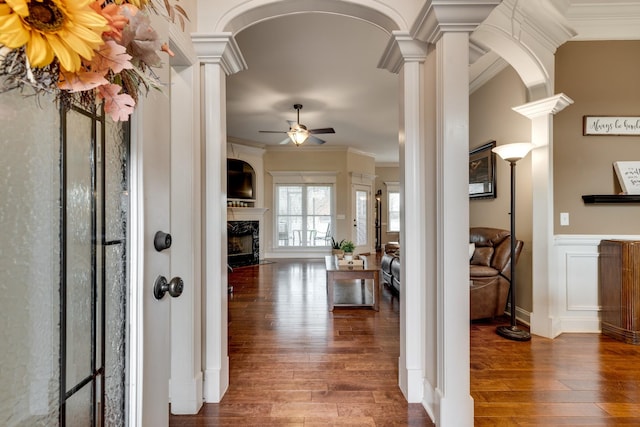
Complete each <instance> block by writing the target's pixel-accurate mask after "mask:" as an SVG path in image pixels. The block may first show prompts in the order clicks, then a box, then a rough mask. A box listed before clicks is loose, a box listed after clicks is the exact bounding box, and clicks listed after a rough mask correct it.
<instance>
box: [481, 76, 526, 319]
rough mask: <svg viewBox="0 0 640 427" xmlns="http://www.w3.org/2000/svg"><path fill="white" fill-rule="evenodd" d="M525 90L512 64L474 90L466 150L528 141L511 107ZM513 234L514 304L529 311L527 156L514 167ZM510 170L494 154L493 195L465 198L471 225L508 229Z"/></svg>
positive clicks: (520, 100)
mask: <svg viewBox="0 0 640 427" xmlns="http://www.w3.org/2000/svg"><path fill="white" fill-rule="evenodd" d="M526 102H527V100H526V88H525V86H524V84H523V83H522V81H521V80H520V77H519V76H518V74H517V73H516V72H515V71H514V70H513V68H511V67H508V68H506V69H505V70H503V71H502V72H500V73H499V74H498V75H497V76H496V77H494V78H493V79H492V80H491V81H489V82H488V83H487V84H485V85H484V86H482V87H481V88H480V89H478V90H476V91H475V92H474V93H473V94H472V95H471V98H470V100H469V145H470V147H469V149H473V148H476V147H479V146H481V145H483V144H485V143H487V142H489V141H496V144H497V145H502V144H509V143H512V142H523V141H529V140H530V139H531V122H530V120H529V119H527V118H526V117H524V116H522V115H520V114H518V113H516V112H515V111H513V110H512V108H513V107H516V106H518V105H522V104H524V103H526ZM516 171H517V173H516V178H517V179H516V236H517V238H518V239H519V240H522V241H523V242H524V248H523V251H522V254H521V256H520V259H519V261H518V264H517V271H516V273H517V278H518V291H519V292H518V293H517V299H518V301H517V305H518V306H519V307H522V308H523V309H525V310H528V311H530V310H532V307H533V304H532V293H531V283H532V281H531V247H532V243H531V241H532V225H531V224H532V221H531V211H532V208H531V157H530V156H527V157H526V158H524V159H522V160H521V161H519V162H518V163H517V166H516ZM510 176H511V175H510V169H509V164H508V163H507V162H505V161H504V160H502V159H500V158H499V157H496V198H495V199H479V200H478V199H471V200H470V201H469V225H470V226H471V227H495V228H502V229H505V230H509V228H510V216H509V210H510V203H511V197H510V188H511V182H510Z"/></svg>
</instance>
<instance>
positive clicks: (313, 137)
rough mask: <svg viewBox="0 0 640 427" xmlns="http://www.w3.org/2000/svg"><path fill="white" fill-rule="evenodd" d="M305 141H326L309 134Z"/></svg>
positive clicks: (313, 142)
mask: <svg viewBox="0 0 640 427" xmlns="http://www.w3.org/2000/svg"><path fill="white" fill-rule="evenodd" d="M305 142H310V143H312V144H324V143H325V142H327V141H325V140H322V139H320V138H318V137H316V136H313V135H309V137H308V138H307V140H306V141H305Z"/></svg>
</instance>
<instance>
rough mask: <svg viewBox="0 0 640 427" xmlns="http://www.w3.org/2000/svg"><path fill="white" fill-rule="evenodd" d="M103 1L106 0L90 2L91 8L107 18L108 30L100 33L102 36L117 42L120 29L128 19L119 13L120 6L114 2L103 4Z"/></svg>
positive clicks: (119, 36) (120, 33)
mask: <svg viewBox="0 0 640 427" xmlns="http://www.w3.org/2000/svg"><path fill="white" fill-rule="evenodd" d="M105 1H106V0H96V1H95V2H93V3H91V8H92V9H93V10H95V11H96V12H97V13H99V14H100V15H102V17H103V18H104V19H106V20H107V23H108V24H107V25H109V30H108V31H105V32H104V33H102V37H103V38H111V39H113V40H115V41H118V42H119V41H120V40H122V29H123V28H124V27H125V25H127V23H128V22H129V19H128V18H127V17H126V16H124V15H122V14H121V13H120V12H121V6H118V5H117V4H114V3H110V4H108V5H106V6H104V2H105ZM103 6H104V7H103Z"/></svg>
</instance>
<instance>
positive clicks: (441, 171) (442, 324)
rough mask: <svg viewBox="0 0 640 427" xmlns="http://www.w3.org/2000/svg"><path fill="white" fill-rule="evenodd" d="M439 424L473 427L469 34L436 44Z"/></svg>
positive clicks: (446, 37)
mask: <svg viewBox="0 0 640 427" xmlns="http://www.w3.org/2000/svg"><path fill="white" fill-rule="evenodd" d="M436 55H437V56H436V58H437V59H436V87H437V89H438V96H437V100H436V126H437V137H436V139H437V168H438V176H439V180H438V183H437V194H438V200H437V214H436V216H437V224H438V226H437V230H438V231H437V232H438V237H437V265H438V266H437V271H438V277H437V289H438V291H437V298H438V321H437V323H438V327H437V329H438V330H437V335H438V350H439V357H438V375H439V379H438V384H437V387H438V390H437V392H438V394H439V396H440V405H439V407H440V417H439V420H440V425H443V426H471V425H473V399H472V398H471V393H470V379H469V378H470V376H469V369H468V367H469V357H470V356H469V339H468V337H469V286H468V283H469V265H468V264H469V260H468V258H469V255H468V243H469V173H468V169H469V167H468V164H469V35H468V33H466V32H456V33H453V32H445V33H443V34H442V36H441V37H440V38H439V39H438V41H437V42H436Z"/></svg>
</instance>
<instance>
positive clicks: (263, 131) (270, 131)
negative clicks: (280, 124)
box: [258, 130, 287, 133]
mask: <svg viewBox="0 0 640 427" xmlns="http://www.w3.org/2000/svg"><path fill="white" fill-rule="evenodd" d="M258 132H260V133H287V131H286V130H259V131H258Z"/></svg>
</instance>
